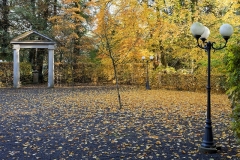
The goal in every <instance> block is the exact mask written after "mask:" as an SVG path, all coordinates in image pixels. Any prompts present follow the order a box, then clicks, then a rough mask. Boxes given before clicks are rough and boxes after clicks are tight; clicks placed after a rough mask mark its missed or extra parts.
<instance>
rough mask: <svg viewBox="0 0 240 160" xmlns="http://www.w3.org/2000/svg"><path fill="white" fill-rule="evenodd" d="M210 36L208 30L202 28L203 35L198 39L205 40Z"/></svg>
mask: <svg viewBox="0 0 240 160" xmlns="http://www.w3.org/2000/svg"><path fill="white" fill-rule="evenodd" d="M209 35H210V30H209V29H208V28H207V27H205V26H204V32H203V34H202V35H201V37H200V39H205V40H206V39H207V38H208V37H209Z"/></svg>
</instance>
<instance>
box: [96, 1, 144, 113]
mask: <svg viewBox="0 0 240 160" xmlns="http://www.w3.org/2000/svg"><path fill="white" fill-rule="evenodd" d="M98 7H99V12H98V14H97V16H96V23H97V24H96V25H97V27H96V29H95V30H94V31H93V33H94V35H95V37H96V39H97V40H98V41H97V47H98V50H99V56H100V57H101V58H102V62H103V63H104V62H105V63H106V62H110V63H111V64H112V67H113V72H114V79H115V81H116V89H117V93H118V102H119V108H120V109H121V108H122V102H121V96H120V91H119V79H118V69H117V66H118V65H119V64H123V62H124V61H127V60H130V58H131V59H140V58H139V56H140V54H139V52H138V51H139V48H140V46H141V44H143V39H142V37H144V34H145V33H144V28H143V27H142V26H141V25H143V23H141V22H140V23H139V21H141V18H139V15H141V14H142V7H141V5H140V4H139V3H138V2H136V1H135V0H130V1H128V0H123V1H118V0H111V1H107V0H104V1H101V2H100V1H99V2H98Z"/></svg>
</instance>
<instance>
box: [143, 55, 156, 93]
mask: <svg viewBox="0 0 240 160" xmlns="http://www.w3.org/2000/svg"><path fill="white" fill-rule="evenodd" d="M153 58H154V57H153V56H150V57H149V60H150V61H152V60H153ZM142 60H143V62H144V61H146V63H147V66H146V68H147V73H146V74H147V75H146V89H147V90H150V89H151V88H150V85H149V76H148V62H149V60H148V59H146V58H145V56H142Z"/></svg>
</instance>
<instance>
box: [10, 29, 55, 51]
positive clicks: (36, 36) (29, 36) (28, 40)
mask: <svg viewBox="0 0 240 160" xmlns="http://www.w3.org/2000/svg"><path fill="white" fill-rule="evenodd" d="M10 43H11V44H13V45H21V48H47V47H46V46H48V45H55V44H56V42H54V41H53V40H52V39H51V38H49V37H48V36H46V35H43V34H41V33H39V32H37V31H34V30H31V31H27V32H25V33H23V34H21V35H19V36H17V37H16V38H14V39H13V40H12V41H11V42H10Z"/></svg>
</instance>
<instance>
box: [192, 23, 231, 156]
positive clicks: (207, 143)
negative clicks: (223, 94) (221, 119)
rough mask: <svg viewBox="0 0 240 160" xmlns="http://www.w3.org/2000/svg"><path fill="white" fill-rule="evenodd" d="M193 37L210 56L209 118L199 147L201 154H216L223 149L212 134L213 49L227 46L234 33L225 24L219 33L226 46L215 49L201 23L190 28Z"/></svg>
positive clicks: (208, 31)
mask: <svg viewBox="0 0 240 160" xmlns="http://www.w3.org/2000/svg"><path fill="white" fill-rule="evenodd" d="M190 30H191V32H192V34H193V36H194V37H195V38H196V39H197V46H198V47H199V48H201V49H204V50H205V51H206V52H207V55H208V70H207V73H208V75H207V77H208V78H207V118H206V126H205V133H204V136H203V141H202V144H201V146H200V147H199V151H200V152H204V153H216V152H217V150H220V149H221V147H217V146H216V145H215V143H214V142H213V133H212V121H211V84H210V78H211V73H210V72H211V49H213V50H220V49H223V48H225V47H226V46H227V42H228V39H229V38H230V36H231V35H232V33H233V28H232V26H231V25H229V24H223V25H222V26H221V27H220V29H219V31H220V34H221V35H222V37H223V38H224V39H225V44H224V46H220V47H214V44H215V42H210V41H208V42H206V40H207V38H208V36H209V35H210V30H209V29H208V28H207V27H205V26H203V25H202V24H201V23H199V22H195V23H193V24H192V26H191V28H190ZM199 39H201V40H202V44H200V43H199Z"/></svg>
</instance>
